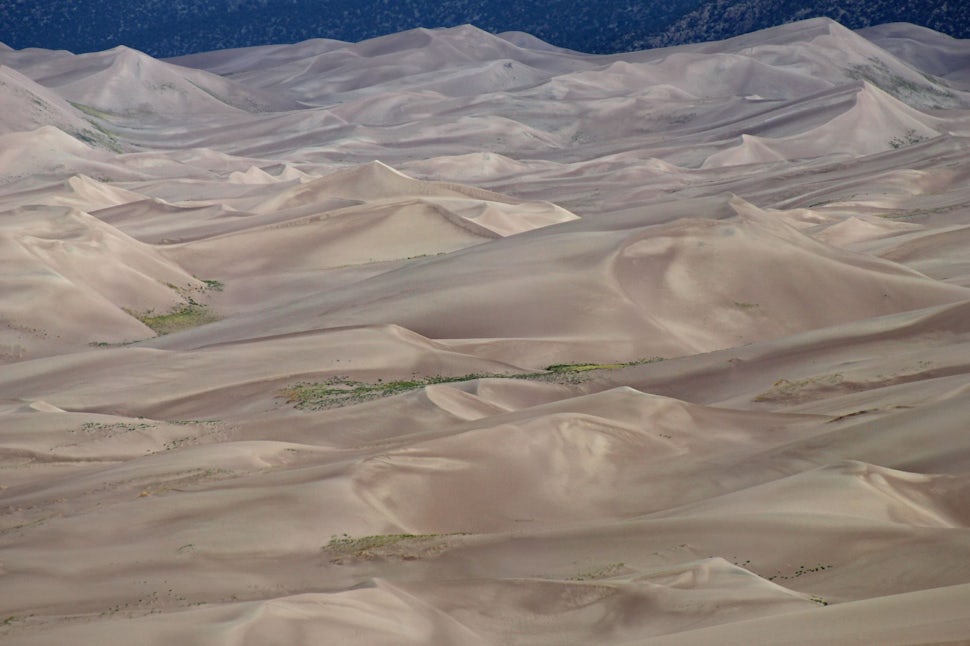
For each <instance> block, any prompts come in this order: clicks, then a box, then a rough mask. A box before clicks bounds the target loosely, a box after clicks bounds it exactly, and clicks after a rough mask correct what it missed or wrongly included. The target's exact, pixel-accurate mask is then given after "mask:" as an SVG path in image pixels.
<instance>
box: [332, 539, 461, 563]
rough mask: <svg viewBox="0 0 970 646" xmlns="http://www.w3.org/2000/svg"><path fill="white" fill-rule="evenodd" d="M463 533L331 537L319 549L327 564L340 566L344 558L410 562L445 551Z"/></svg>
mask: <svg viewBox="0 0 970 646" xmlns="http://www.w3.org/2000/svg"><path fill="white" fill-rule="evenodd" d="M465 535H466V534H460V533H458V534H375V535H372V536H348V535H347V534H343V535H342V536H333V537H331V539H330V542H329V543H327V544H326V545H325V546H324V547H323V550H324V551H325V552H328V553H329V554H330V555H331V557H332V558H331V562H333V563H342V562H343V561H344V559H346V558H355V559H364V560H372V559H376V558H397V559H401V560H404V561H413V560H416V559H418V558H421V557H427V556H434V555H436V554H440V553H441V552H443V551H444V550H446V549H447V548H448V543H447V540H446V539H448V538H450V537H454V536H465Z"/></svg>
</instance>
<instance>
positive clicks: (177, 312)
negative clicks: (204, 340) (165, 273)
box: [129, 303, 219, 336]
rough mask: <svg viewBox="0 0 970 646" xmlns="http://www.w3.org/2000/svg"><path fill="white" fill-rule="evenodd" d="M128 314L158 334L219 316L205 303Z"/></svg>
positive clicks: (207, 321)
mask: <svg viewBox="0 0 970 646" xmlns="http://www.w3.org/2000/svg"><path fill="white" fill-rule="evenodd" d="M129 314H131V315H132V316H134V317H135V318H136V319H138V320H139V321H141V322H142V323H144V324H145V325H147V326H148V327H149V328H151V329H152V331H153V332H155V334H157V335H159V336H162V335H165V334H171V333H172V332H178V331H180V330H187V329H189V328H193V327H198V326H200V325H204V324H205V323H212V322H213V321H218V320H219V317H218V316H217V315H216V314H214V313H212V312H210V311H209V309H208V308H206V306H205V305H200V304H198V303H184V304H182V305H179V306H178V307H176V308H175V309H173V310H172V311H170V312H168V313H166V314H155V312H154V310H149V311H147V312H142V313H140V314H139V313H136V312H129Z"/></svg>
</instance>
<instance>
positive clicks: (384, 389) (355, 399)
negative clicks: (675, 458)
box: [279, 357, 663, 410]
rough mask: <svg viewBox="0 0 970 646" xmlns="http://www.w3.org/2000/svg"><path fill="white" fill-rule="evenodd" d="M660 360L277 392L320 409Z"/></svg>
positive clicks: (303, 385) (570, 378)
mask: <svg viewBox="0 0 970 646" xmlns="http://www.w3.org/2000/svg"><path fill="white" fill-rule="evenodd" d="M658 361H663V358H661V357H652V358H649V359H637V360H636V361H629V362H626V363H561V364H555V365H552V366H549V367H547V368H546V369H545V371H543V372H527V373H520V374H502V373H470V374H466V375H461V376H457V377H447V376H441V375H435V376H431V377H418V376H416V375H415V376H412V378H411V379H401V380H396V381H383V380H381V379H378V380H377V382H371V383H368V382H364V381H356V380H353V379H350V378H348V377H339V376H336V377H331V378H329V379H327V380H326V381H322V382H300V383H296V384H293V385H292V386H289V387H287V388H284V389H283V390H281V391H280V392H279V396H280V397H282V398H283V399H285V400H286V402H287V403H289V404H293V405H295V406H296V407H297V408H301V409H307V410H322V409H326V408H338V407H341V406H350V405H352V404H359V403H362V402H366V401H371V400H373V399H380V398H382V397H390V396H392V395H399V394H401V393H406V392H410V391H412V390H418V389H420V388H424V387H425V386H432V385H434V384H446V383H460V382H463V381H471V380H473V379H532V380H543V381H553V382H557V383H578V382H579V381H581V380H580V379H579V378H578V377H577V375H578V374H580V373H587V372H592V371H594V370H617V369H619V368H626V367H628V366H637V365H642V364H646V363H656V362H658Z"/></svg>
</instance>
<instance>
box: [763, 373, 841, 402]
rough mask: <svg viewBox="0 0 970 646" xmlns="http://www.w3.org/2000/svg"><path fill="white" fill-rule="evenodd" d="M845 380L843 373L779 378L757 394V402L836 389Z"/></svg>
mask: <svg viewBox="0 0 970 646" xmlns="http://www.w3.org/2000/svg"><path fill="white" fill-rule="evenodd" d="M844 380H845V378H844V377H843V376H842V374H841V373H833V374H829V375H817V376H814V377H807V378H805V379H796V380H791V379H779V380H778V381H776V382H775V383H774V384H772V386H771V388H769V389H768V390H766V391H765V392H763V393H761V394H760V395H757V396H756V397H755V398H754V401H756V402H774V401H784V400H789V399H796V398H802V397H807V396H811V395H814V394H816V393H818V392H825V391H829V390H834V389H836V388H838V387H839V385H840V384H841V383H842V382H843V381H844Z"/></svg>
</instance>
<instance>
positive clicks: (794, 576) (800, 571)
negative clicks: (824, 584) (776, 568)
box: [767, 563, 832, 581]
mask: <svg viewBox="0 0 970 646" xmlns="http://www.w3.org/2000/svg"><path fill="white" fill-rule="evenodd" d="M831 567H832V565H831V563H830V564H827V565H822V564H821V563H820V564H818V565H816V566H814V567H806V566H804V565H799V566H798V569H796V570H795V571H794V572H792V573H791V574H787V575H783V574H781V573H779V574H776V575H774V576H769V577H767V578H768V580H769V581H775V580H782V581H788V580H790V579H797V578H798V577H800V576H802V575H805V574H812V573H814V572H822V571H823V570H828V569H830V568H831Z"/></svg>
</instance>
